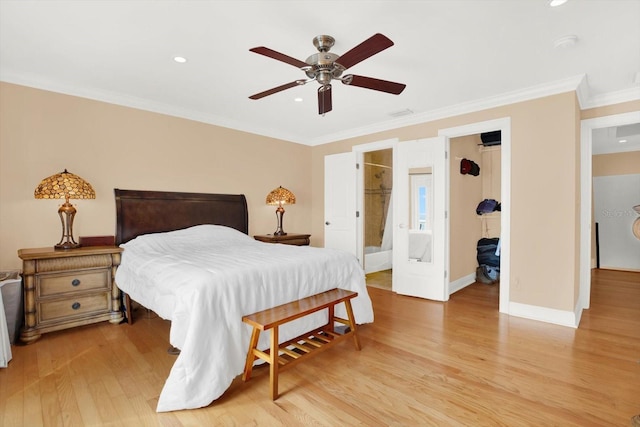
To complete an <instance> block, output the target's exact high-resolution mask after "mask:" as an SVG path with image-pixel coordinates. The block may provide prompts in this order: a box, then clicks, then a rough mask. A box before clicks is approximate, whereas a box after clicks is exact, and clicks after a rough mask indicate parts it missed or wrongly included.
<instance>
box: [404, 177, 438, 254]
mask: <svg viewBox="0 0 640 427" xmlns="http://www.w3.org/2000/svg"><path fill="white" fill-rule="evenodd" d="M409 186H410V188H409V261H410V262H426V263H430V262H432V252H433V239H432V235H433V225H432V224H433V173H432V168H431V167H424V168H410V169H409Z"/></svg>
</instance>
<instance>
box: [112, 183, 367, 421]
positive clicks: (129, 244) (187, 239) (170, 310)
mask: <svg viewBox="0 0 640 427" xmlns="http://www.w3.org/2000/svg"><path fill="white" fill-rule="evenodd" d="M115 199H116V216H117V226H116V242H117V244H118V245H121V246H122V247H123V248H124V251H123V254H122V261H121V263H120V266H119V268H118V270H117V272H116V283H117V285H118V287H119V288H120V289H121V290H122V291H123V293H125V294H126V295H127V296H128V297H130V298H131V299H133V300H134V301H136V302H137V303H139V304H141V305H142V306H144V307H146V308H148V309H150V310H152V311H154V312H155V313H157V314H158V315H159V316H160V317H162V318H164V319H167V320H170V321H171V329H170V334H169V335H170V336H169V341H170V344H171V345H172V346H174V347H176V348H178V349H180V353H179V355H178V357H177V359H176V361H175V363H174V365H173V367H172V369H171V372H170V374H169V377H168V378H167V380H166V382H165V385H164V387H163V389H162V391H161V393H160V397H159V400H158V406H157V408H156V410H157V411H158V412H166V411H175V410H180V409H193V408H199V407H204V406H207V405H209V404H211V402H213V401H214V400H215V399H217V398H218V397H220V396H221V395H222V394H223V393H224V391H225V390H226V389H227V388H228V387H229V385H230V384H231V382H232V381H233V379H234V378H235V377H236V376H238V375H239V374H241V373H242V372H243V369H244V361H245V357H246V352H247V349H248V346H249V340H250V335H251V328H250V327H249V326H248V325H246V324H244V323H243V322H242V316H243V315H246V314H251V313H254V312H256V311H260V310H264V309H266V308H270V307H274V306H277V305H280V304H283V303H286V302H290V301H293V300H297V299H301V298H304V297H307V296H310V295H313V294H316V293H319V292H323V291H325V290H329V289H332V288H336V287H340V288H344V289H348V290H352V291H356V292H358V297H357V298H355V299H354V300H353V302H352V305H353V311H354V315H355V318H356V323H358V324H363V323H370V322H373V309H372V305H371V300H370V298H369V295H368V293H367V289H366V283H365V278H364V272H363V270H362V268H361V267H360V265H359V263H358V261H357V259H356V258H355V257H354V256H353V255H351V254H347V253H345V252H342V251H337V250H331V249H324V248H314V247H310V246H302V247H299V246H291V245H282V244H271V243H264V242H259V241H257V240H254V239H252V238H251V237H249V236H248V235H247V233H248V214H247V201H246V198H245V197H244V195H228V194H204V193H177V192H158V191H136V190H121V189H116V190H115ZM340 311H344V308H343V307H337V309H336V314H337V315H339V316H345V315H346V313H344V312H340ZM127 315H128V316H129V318H130V317H131V313H127ZM326 318H327V317H326V313H323V312H319V313H316V314H314V315H311V316H306V317H304V318H301V319H298V320H296V321H294V322H291V323H289V324H287V325H286V327H283V328H282V329H281V331H280V339H281V342H282V341H286V340H288V339H291V338H294V337H296V336H299V335H301V334H303V333H304V332H306V331H308V330H311V329H313V328H315V327H317V326H320V325H322V324H323V323H325V322H326ZM262 335H263V336H261V338H260V342H259V344H258V347H259V348H262V349H266V348H268V345H269V334H268V333H265V334H262Z"/></svg>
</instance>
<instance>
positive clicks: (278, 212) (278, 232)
mask: <svg viewBox="0 0 640 427" xmlns="http://www.w3.org/2000/svg"><path fill="white" fill-rule="evenodd" d="M283 216H284V208H283V207H282V205H280V206H278V208H277V209H276V218H277V219H278V228H276V231H274V232H273V235H274V236H286V235H287V233H285V232H284V230H283V229H282V217H283Z"/></svg>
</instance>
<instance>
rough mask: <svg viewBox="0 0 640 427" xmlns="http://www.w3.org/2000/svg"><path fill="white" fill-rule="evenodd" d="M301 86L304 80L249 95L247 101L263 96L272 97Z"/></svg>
mask: <svg viewBox="0 0 640 427" xmlns="http://www.w3.org/2000/svg"><path fill="white" fill-rule="evenodd" d="M303 84H305V81H304V80H296V81H295V82H291V83H286V84H283V85H282V86H278V87H274V88H273V89H269V90H265V91H264V92H260V93H256V94H255V95H251V96H250V97H249V99H260V98H264V97H265V96H269V95H273V94H274V93H278V92H281V91H283V90H286V89H291V88H292V87H296V86H302V85H303Z"/></svg>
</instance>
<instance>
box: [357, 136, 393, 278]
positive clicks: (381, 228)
mask: <svg viewBox="0 0 640 427" xmlns="http://www.w3.org/2000/svg"><path fill="white" fill-rule="evenodd" d="M363 166H364V170H363V184H364V194H363V201H364V202H363V208H364V209H363V211H364V212H363V214H364V221H363V225H364V229H363V238H364V270H365V273H367V274H369V273H375V272H379V271H386V270H390V269H391V268H392V249H393V248H392V246H393V245H392V242H393V234H392V233H393V226H392V221H393V208H392V206H393V205H392V203H393V199H392V196H393V149H391V148H387V149H384V150H376V151H369V152H365V153H364V154H363Z"/></svg>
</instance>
